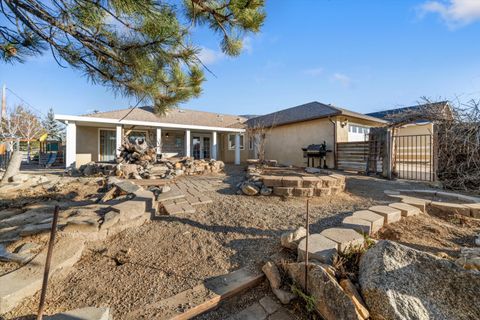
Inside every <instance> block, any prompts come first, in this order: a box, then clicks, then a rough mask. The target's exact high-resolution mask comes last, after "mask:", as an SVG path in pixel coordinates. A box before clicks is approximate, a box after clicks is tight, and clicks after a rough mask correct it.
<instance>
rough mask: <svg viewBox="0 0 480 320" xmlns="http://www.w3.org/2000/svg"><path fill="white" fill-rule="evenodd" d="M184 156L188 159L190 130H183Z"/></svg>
mask: <svg viewBox="0 0 480 320" xmlns="http://www.w3.org/2000/svg"><path fill="white" fill-rule="evenodd" d="M185 156H186V157H190V130H188V129H187V130H185Z"/></svg>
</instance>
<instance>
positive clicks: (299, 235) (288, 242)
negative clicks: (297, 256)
mask: <svg viewBox="0 0 480 320" xmlns="http://www.w3.org/2000/svg"><path fill="white" fill-rule="evenodd" d="M306 236H307V229H305V228H304V227H299V228H298V229H297V230H295V231H289V232H285V233H283V234H282V235H281V236H280V243H281V244H282V247H285V248H288V249H290V250H297V247H298V243H299V242H300V240H302V239H303V238H304V237H306Z"/></svg>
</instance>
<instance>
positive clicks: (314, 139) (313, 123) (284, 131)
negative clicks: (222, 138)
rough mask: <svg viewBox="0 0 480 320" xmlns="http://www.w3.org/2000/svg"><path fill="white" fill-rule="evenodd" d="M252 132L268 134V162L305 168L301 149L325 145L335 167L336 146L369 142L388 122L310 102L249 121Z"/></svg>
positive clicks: (328, 160)
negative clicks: (375, 130) (374, 130)
mask: <svg viewBox="0 0 480 320" xmlns="http://www.w3.org/2000/svg"><path fill="white" fill-rule="evenodd" d="M246 123H247V125H248V126H249V127H250V128H256V127H257V128H258V127H263V128H266V130H265V150H264V151H265V158H266V159H276V160H278V161H279V162H280V163H281V164H285V165H294V166H305V165H306V160H305V159H304V158H303V151H302V147H307V146H308V145H310V144H321V143H323V142H324V141H325V142H326V145H327V149H329V150H331V151H332V152H330V153H327V158H326V162H327V165H328V167H330V168H333V167H335V157H336V148H337V143H339V142H354V141H365V140H368V133H369V131H370V128H372V127H381V126H384V125H385V124H387V123H388V122H387V121H385V120H382V119H379V118H375V117H372V116H369V115H364V114H361V113H357V112H353V111H349V110H346V109H343V108H339V107H335V106H332V105H329V104H328V105H327V104H323V103H320V102H316V101H314V102H309V103H306V104H302V105H299V106H296V107H292V108H288V109H284V110H280V111H277V112H273V113H270V114H267V115H264V116H260V117H256V118H253V119H249V120H247V122H246Z"/></svg>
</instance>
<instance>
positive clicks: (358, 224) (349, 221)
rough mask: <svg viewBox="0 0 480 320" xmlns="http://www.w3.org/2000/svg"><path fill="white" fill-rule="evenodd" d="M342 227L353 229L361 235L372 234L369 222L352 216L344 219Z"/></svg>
mask: <svg viewBox="0 0 480 320" xmlns="http://www.w3.org/2000/svg"><path fill="white" fill-rule="evenodd" d="M342 227H344V228H350V229H353V230H355V231H357V232H360V233H362V234H368V235H372V234H373V230H372V223H371V222H370V221H367V220H363V219H360V218H357V217H353V216H348V217H345V218H344V219H343V221H342Z"/></svg>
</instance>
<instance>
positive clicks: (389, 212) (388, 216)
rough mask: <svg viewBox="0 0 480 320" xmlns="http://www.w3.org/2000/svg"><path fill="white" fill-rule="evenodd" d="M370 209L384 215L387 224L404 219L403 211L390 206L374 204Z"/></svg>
mask: <svg viewBox="0 0 480 320" xmlns="http://www.w3.org/2000/svg"><path fill="white" fill-rule="evenodd" d="M368 210H370V211H373V212H375V213H378V214H379V215H381V216H383V217H384V218H385V221H384V223H385V224H390V223H394V222H397V221H400V219H402V212H401V211H400V210H398V209H395V208H392V207H389V206H373V207H370V208H368Z"/></svg>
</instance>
